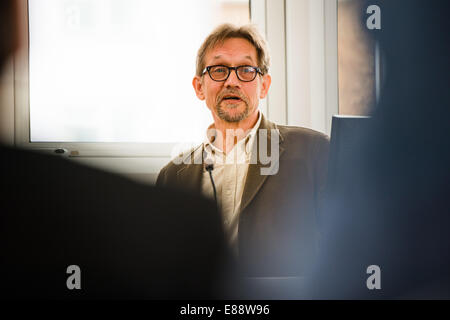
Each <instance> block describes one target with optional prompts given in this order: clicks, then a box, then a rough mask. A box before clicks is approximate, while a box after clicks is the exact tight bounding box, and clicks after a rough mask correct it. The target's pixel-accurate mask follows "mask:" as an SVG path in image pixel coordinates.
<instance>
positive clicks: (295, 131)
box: [276, 125, 329, 142]
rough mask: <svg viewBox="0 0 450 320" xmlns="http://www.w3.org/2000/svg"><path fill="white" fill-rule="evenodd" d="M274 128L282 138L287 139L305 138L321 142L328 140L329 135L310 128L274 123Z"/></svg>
mask: <svg viewBox="0 0 450 320" xmlns="http://www.w3.org/2000/svg"><path fill="white" fill-rule="evenodd" d="M276 128H277V129H278V130H279V131H280V134H281V135H282V136H283V138H285V139H288V140H290V139H294V140H297V139H306V140H314V141H323V142H328V141H329V137H328V136H327V135H326V134H324V133H322V132H320V131H316V130H313V129H310V128H305V127H298V126H287V125H276Z"/></svg>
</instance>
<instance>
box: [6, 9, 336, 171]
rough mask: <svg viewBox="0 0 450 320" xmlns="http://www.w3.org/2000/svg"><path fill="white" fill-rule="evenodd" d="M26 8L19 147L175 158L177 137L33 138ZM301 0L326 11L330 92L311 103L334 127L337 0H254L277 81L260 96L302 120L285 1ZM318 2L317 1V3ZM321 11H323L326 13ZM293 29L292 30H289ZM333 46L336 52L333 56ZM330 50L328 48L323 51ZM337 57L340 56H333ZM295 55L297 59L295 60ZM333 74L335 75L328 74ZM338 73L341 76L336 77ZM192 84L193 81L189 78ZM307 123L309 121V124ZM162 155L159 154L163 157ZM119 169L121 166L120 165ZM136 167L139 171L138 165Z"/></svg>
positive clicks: (268, 110)
mask: <svg viewBox="0 0 450 320" xmlns="http://www.w3.org/2000/svg"><path fill="white" fill-rule="evenodd" d="M18 2H19V4H20V9H21V12H22V14H21V18H20V23H21V33H22V37H23V39H24V43H25V44H26V45H24V46H23V48H22V49H21V51H20V52H18V53H17V54H16V56H15V57H14V110H15V117H14V118H15V126H14V142H15V145H16V146H17V147H20V148H26V149H32V150H40V151H44V152H48V153H54V151H55V150H56V149H64V150H67V152H65V153H64V154H63V155H64V156H68V157H70V158H89V157H91V158H117V159H118V160H119V161H120V159H124V158H139V157H148V158H164V159H170V157H171V156H172V155H171V151H172V150H173V148H174V147H175V146H176V145H177V144H176V143H127V142H115V143H109V142H108V143H107V142H31V141H30V112H29V102H30V101H29V78H28V75H29V69H28V67H29V65H28V63H29V37H28V35H29V33H28V26H29V24H28V0H19V1H18ZM296 2H307V3H309V5H312V3H313V2H320V3H321V4H320V5H319V9H320V10H322V11H321V12H322V13H323V21H324V23H323V30H322V32H323V35H324V38H323V40H321V39H319V40H318V41H319V43H320V44H321V46H322V47H324V46H325V45H327V53H326V55H325V56H324V57H323V58H324V59H325V60H324V63H326V64H328V65H329V67H328V68H325V70H324V73H323V74H322V75H321V81H322V84H321V88H320V90H322V91H320V90H319V94H324V95H325V100H326V103H325V104H323V105H320V106H318V107H316V108H313V107H311V106H308V107H309V108H310V110H311V112H314V113H316V114H318V115H319V117H320V118H321V120H320V121H321V123H323V125H321V126H318V127H317V128H314V125H310V127H313V129H316V130H319V131H323V132H326V133H329V132H330V129H331V127H330V126H329V125H328V123H331V116H332V115H333V114H337V110H338V108H337V103H338V101H337V0H282V1H280V0H250V17H251V21H252V23H254V24H256V25H257V26H258V27H259V28H260V30H261V31H262V32H263V33H264V34H265V36H266V39H267V41H268V43H269V45H270V48H271V56H272V65H271V69H270V72H269V73H270V74H271V76H272V79H273V81H272V85H271V89H270V92H269V94H268V97H267V98H266V99H263V100H261V103H260V110H261V111H262V112H263V113H264V114H265V115H266V116H267V118H268V119H270V120H271V121H274V122H276V123H279V124H297V123H295V121H294V122H293V121H292V115H295V114H298V110H299V108H304V107H305V106H298V105H296V104H294V103H290V102H291V101H293V100H294V99H295V94H297V92H295V91H294V90H291V89H290V88H291V87H288V85H287V80H288V76H289V70H294V69H296V68H298V66H297V65H296V64H295V61H294V60H295V59H292V52H291V51H290V48H291V47H292V45H291V43H290V41H291V39H292V38H293V37H295V35H296V33H297V32H299V30H297V29H296V28H295V27H294V28H291V24H292V21H290V20H287V18H286V16H287V15H286V7H289V6H291V7H292V6H293V4H294V3H296ZM316 7H317V6H316ZM322 13H321V14H322ZM287 30H289V32H290V33H289V35H287V34H286V32H287ZM322 41H323V43H322ZM333 52H336V55H335V56H333ZM322 53H323V54H325V52H322ZM334 60H336V61H334ZM293 61H294V62H293ZM328 75H331V76H328ZM335 78H336V79H335ZM187 85H188V84H187ZM306 126H308V125H306ZM161 160H162V159H160V160H158V161H161ZM119 171H120V170H119ZM136 171H139V169H138V168H137V169H136Z"/></svg>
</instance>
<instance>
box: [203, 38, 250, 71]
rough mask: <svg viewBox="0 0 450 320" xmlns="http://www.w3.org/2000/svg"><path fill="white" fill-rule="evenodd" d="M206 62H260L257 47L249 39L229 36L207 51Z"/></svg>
mask: <svg viewBox="0 0 450 320" xmlns="http://www.w3.org/2000/svg"><path fill="white" fill-rule="evenodd" d="M205 62H206V64H221V63H223V64H230V63H239V64H250V65H256V64H257V63H258V58H257V53H256V48H255V47H254V46H253V44H252V43H251V42H250V41H248V40H247V39H243V38H229V39H226V40H224V41H221V42H219V43H217V44H216V45H215V46H213V47H212V48H211V49H209V50H208V51H207V52H206V55H205Z"/></svg>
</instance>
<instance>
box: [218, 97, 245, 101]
mask: <svg viewBox="0 0 450 320" xmlns="http://www.w3.org/2000/svg"><path fill="white" fill-rule="evenodd" d="M222 100H226V101H242V99H241V98H239V97H238V96H225V97H223V98H222Z"/></svg>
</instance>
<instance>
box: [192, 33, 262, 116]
mask: <svg viewBox="0 0 450 320" xmlns="http://www.w3.org/2000/svg"><path fill="white" fill-rule="evenodd" d="M212 65H225V66H229V67H237V66H242V65H249V66H253V67H257V66H258V63H257V54H256V49H255V47H254V46H253V45H252V44H251V43H250V42H249V41H247V40H245V39H241V38H231V39H227V40H225V41H224V42H223V43H222V44H219V45H217V46H216V47H214V48H213V49H211V50H209V51H208V52H207V53H206V55H205V66H212ZM192 84H193V86H194V89H195V92H196V94H197V97H198V98H199V99H200V100H205V101H206V105H207V107H208V109H210V110H211V112H212V114H213V117H214V120H215V121H217V120H218V119H220V120H223V121H225V122H234V123H236V122H240V121H242V120H245V119H246V118H247V117H249V116H250V115H252V114H255V113H257V111H258V104H259V99H262V98H264V97H265V96H266V95H267V92H268V91H269V87H270V76H269V75H265V76H260V75H259V74H258V75H257V76H256V78H255V79H254V80H253V81H250V82H243V81H240V80H239V79H238V78H237V76H236V73H235V71H234V70H232V71H231V73H230V75H229V77H228V79H227V80H226V81H221V82H219V81H214V80H212V79H211V78H210V76H209V75H208V73H207V72H206V73H205V74H204V75H203V76H202V77H197V76H196V77H195V78H194V80H193V82H192ZM230 97H233V98H230Z"/></svg>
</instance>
